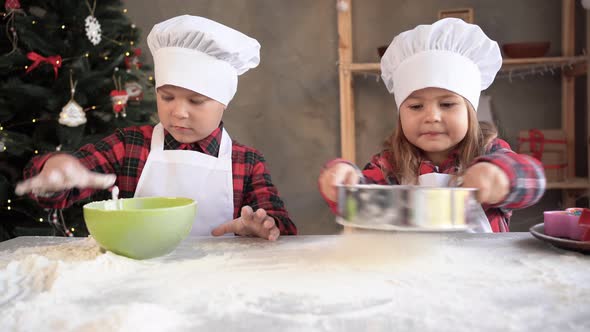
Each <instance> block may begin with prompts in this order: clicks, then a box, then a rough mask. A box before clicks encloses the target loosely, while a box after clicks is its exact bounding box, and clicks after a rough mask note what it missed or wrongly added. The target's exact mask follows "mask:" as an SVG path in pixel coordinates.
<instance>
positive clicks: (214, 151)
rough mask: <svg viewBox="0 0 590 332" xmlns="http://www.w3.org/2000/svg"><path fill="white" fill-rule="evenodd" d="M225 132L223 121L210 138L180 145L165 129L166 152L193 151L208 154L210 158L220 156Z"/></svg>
mask: <svg viewBox="0 0 590 332" xmlns="http://www.w3.org/2000/svg"><path fill="white" fill-rule="evenodd" d="M222 132H223V121H222V122H221V123H220V124H219V127H217V128H216V129H215V130H213V132H211V134H209V136H207V137H205V138H203V139H202V140H200V141H197V142H194V143H180V142H178V141H177V140H175V139H174V137H172V135H171V134H170V133H169V132H168V131H167V130H165V129H164V133H165V134H166V135H165V137H164V150H192V151H199V152H203V153H206V154H208V155H210V156H214V157H217V156H218V155H219V145H220V142H221V134H222Z"/></svg>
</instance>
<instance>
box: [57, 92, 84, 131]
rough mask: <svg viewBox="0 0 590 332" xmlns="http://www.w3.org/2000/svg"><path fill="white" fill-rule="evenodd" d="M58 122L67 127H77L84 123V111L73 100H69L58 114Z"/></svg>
mask: <svg viewBox="0 0 590 332" xmlns="http://www.w3.org/2000/svg"><path fill="white" fill-rule="evenodd" d="M58 122H59V123H60V124H62V125H64V126H68V127H78V126H79V125H82V124H85V123H86V114H84V109H83V108H82V106H80V105H79V104H78V103H77V102H76V101H75V100H73V99H71V100H70V101H69V102H68V103H67V104H66V105H65V106H64V107H62V109H61V113H59V120H58Z"/></svg>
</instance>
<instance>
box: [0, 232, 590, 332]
mask: <svg viewBox="0 0 590 332" xmlns="http://www.w3.org/2000/svg"><path fill="white" fill-rule="evenodd" d="M192 241H193V242H190V243H186V242H185V243H183V244H181V246H180V247H179V248H178V249H177V252H176V253H175V254H174V255H173V256H169V257H162V258H159V259H154V260H147V261H135V260H131V259H127V258H125V257H121V256H117V255H115V254H112V253H110V252H107V253H100V251H94V249H91V248H92V247H93V245H91V240H90V239H86V240H81V241H79V242H72V243H66V244H62V245H57V246H45V247H36V248H22V249H18V250H15V251H13V252H0V262H7V263H5V264H4V265H2V267H1V268H0V287H2V289H0V326H2V327H3V330H6V331H13V330H14V331H37V330H49V331H100V330H114V331H127V330H141V331H194V330H228V329H233V330H236V329H239V330H260V331H264V330H287V331H288V330H305V331H317V330H324V331H342V330H356V331H359V330H387V331H391V330H420V331H440V330H441V327H442V329H443V330H444V329H445V327H446V328H450V327H452V328H453V331H473V330H478V331H495V330H498V329H499V328H500V327H502V329H503V330H513V331H521V330H535V329H537V330H556V329H558V328H560V329H563V328H564V327H565V328H566V330H568V329H569V330H576V329H577V330H584V328H583V327H588V324H589V323H588V322H589V321H590V319H589V318H588V315H587V308H588V305H590V303H588V300H587V299H589V298H590V285H589V284H588V283H587V282H586V280H587V276H588V275H590V259H589V258H588V257H585V256H582V255H577V254H560V255H547V254H546V253H543V252H533V253H531V254H530V255H529V256H527V257H523V256H522V255H521V256H519V257H514V256H513V255H512V254H511V251H510V250H509V249H506V248H503V247H502V246H497V242H495V241H487V242H486V240H485V239H483V240H481V241H479V242H476V241H475V240H474V241H473V242H469V244H470V245H469V246H465V245H464V243H462V242H461V241H454V240H449V239H447V238H446V237H441V236H434V235H433V236H430V235H427V234H424V235H414V236H413V235H408V234H406V235H404V236H397V235H395V234H384V235H378V234H377V235H375V234H373V235H371V236H358V235H343V236H332V237H307V238H305V241H301V239H296V238H281V239H280V240H279V242H268V241H264V240H257V239H251V238H225V239H219V238H215V239H213V238H207V239H199V240H192ZM465 242H467V241H465ZM75 248H77V250H79V251H80V252H79V253H72V251H76V249H75ZM73 257H75V258H76V259H74V258H73ZM556 262H558V263H559V264H557V265H556V264H555V263H556ZM557 266H559V268H557ZM568 271H569V272H568ZM571 271H576V272H577V273H570V272H571ZM578 272H579V273H578ZM490 285H493V286H492V287H490ZM547 303H551V305H550V306H549V305H547ZM532 304H534V305H532ZM547 312H551V313H552V314H551V315H547ZM498 317H501V319H499V318H498ZM498 322H501V326H500V325H498V324H500V323H498ZM232 327H233V328H232Z"/></svg>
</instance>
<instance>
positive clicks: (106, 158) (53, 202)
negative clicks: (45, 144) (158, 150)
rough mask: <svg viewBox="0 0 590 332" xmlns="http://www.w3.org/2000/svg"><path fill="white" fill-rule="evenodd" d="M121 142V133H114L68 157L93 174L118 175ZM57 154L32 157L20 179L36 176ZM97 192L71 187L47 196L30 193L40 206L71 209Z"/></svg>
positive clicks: (122, 136) (123, 151) (122, 146)
mask: <svg viewBox="0 0 590 332" xmlns="http://www.w3.org/2000/svg"><path fill="white" fill-rule="evenodd" d="M123 141H124V135H123V132H122V131H121V130H117V132H115V133H114V134H112V135H110V136H108V137H106V138H104V139H103V140H101V141H99V142H98V143H96V144H87V145H84V146H83V147H81V148H80V149H79V150H77V151H74V152H72V153H71V155H72V156H74V157H76V158H78V160H79V161H80V162H81V163H82V164H83V165H84V166H86V168H88V169H89V170H91V171H93V172H98V173H104V174H108V173H118V170H119V168H120V165H121V162H122V160H123V156H124V154H125V148H124V144H123ZM56 154H58V153H50V154H46V155H43V156H39V157H35V158H33V159H32V160H31V162H30V163H29V164H28V165H27V166H26V167H25V169H24V170H23V177H24V178H25V179H29V178H32V177H34V176H36V175H38V174H39V173H40V172H41V170H42V169H43V166H44V165H45V163H46V162H47V160H48V159H49V158H51V157H52V156H55V155H56ZM96 191H97V190H95V189H77V188H74V189H71V190H67V191H63V192H60V193H56V194H55V195H53V196H49V197H37V196H34V195H32V194H31V198H33V199H35V200H36V201H37V202H39V205H40V206H42V207H45V208H57V209H62V208H66V207H69V206H71V205H72V204H74V203H75V202H77V201H80V200H84V199H86V198H89V197H91V196H92V195H93V194H94V193H95V192H96Z"/></svg>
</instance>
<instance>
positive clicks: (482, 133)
mask: <svg viewBox="0 0 590 332" xmlns="http://www.w3.org/2000/svg"><path fill="white" fill-rule="evenodd" d="M464 101H465V104H466V105H467V116H468V121H469V123H468V128H467V133H466V135H465V137H464V138H463V140H462V141H461V142H459V144H457V146H456V147H455V148H454V150H455V149H456V150H457V151H458V160H457V167H458V169H459V173H461V172H462V171H464V168H465V167H466V166H467V165H469V164H470V163H471V161H472V160H473V159H474V158H476V157H478V156H481V155H482V154H484V153H485V151H486V148H487V146H488V145H489V144H490V143H491V142H492V141H493V140H494V139H495V138H496V137H497V136H498V131H497V129H496V126H494V124H492V123H489V122H478V120H477V115H476V113H475V110H474V108H473V106H471V103H470V102H468V101H467V100H465V99H464ZM385 148H386V149H388V150H390V151H391V153H390V154H389V155H390V156H391V159H390V160H389V163H390V164H391V165H392V166H393V174H392V175H393V176H394V177H395V178H396V179H397V180H398V182H399V183H400V184H416V183H417V182H418V176H419V167H420V162H421V161H422V160H423V158H424V156H423V154H422V151H421V150H420V149H419V148H418V147H416V146H414V145H412V143H410V142H409V141H408V139H407V138H406V136H405V135H404V132H403V129H402V126H401V120H400V117H399V116H398V118H397V126H396V128H395V129H394V131H393V133H392V134H391V135H390V137H389V138H388V139H387V140H386V142H385Z"/></svg>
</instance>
